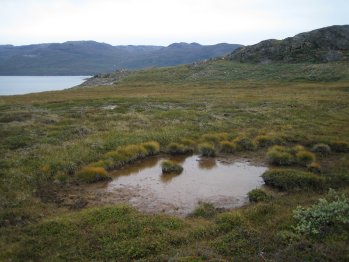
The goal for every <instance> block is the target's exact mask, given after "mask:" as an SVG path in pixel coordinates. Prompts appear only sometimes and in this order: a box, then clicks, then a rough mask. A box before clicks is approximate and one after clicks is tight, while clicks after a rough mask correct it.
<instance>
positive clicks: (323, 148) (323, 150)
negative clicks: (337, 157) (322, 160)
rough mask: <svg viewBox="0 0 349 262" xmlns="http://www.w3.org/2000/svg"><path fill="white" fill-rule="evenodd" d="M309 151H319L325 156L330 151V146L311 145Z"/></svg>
mask: <svg viewBox="0 0 349 262" xmlns="http://www.w3.org/2000/svg"><path fill="white" fill-rule="evenodd" d="M311 151H313V152H315V153H319V154H320V155H322V156H327V155H329V154H330V153H331V147H330V146H329V145H326V144H316V145H314V146H313V148H312V149H311Z"/></svg>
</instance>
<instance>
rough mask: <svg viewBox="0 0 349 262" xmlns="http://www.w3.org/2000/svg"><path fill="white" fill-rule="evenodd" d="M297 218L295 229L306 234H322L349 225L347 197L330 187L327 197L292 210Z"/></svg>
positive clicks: (348, 200) (348, 201) (348, 202)
mask: <svg viewBox="0 0 349 262" xmlns="http://www.w3.org/2000/svg"><path fill="white" fill-rule="evenodd" d="M293 217H294V218H295V219H296V220H297V225H296V226H295V230H296V232H297V233H300V234H306V235H313V236H316V235H323V234H326V233H328V232H330V231H331V230H334V229H336V228H337V229H339V230H340V231H342V229H341V228H342V227H343V226H346V225H349V199H348V198H347V197H345V195H339V194H337V193H336V192H335V191H334V190H333V189H330V191H329V193H328V195H327V198H325V199H322V198H320V199H319V202H318V203H317V204H315V205H312V206H311V207H309V208H304V207H297V208H296V209H295V210H294V211H293Z"/></svg>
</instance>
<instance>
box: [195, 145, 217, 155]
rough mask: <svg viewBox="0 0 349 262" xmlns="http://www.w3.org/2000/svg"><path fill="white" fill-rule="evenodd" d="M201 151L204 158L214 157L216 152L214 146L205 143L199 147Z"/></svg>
mask: <svg viewBox="0 0 349 262" xmlns="http://www.w3.org/2000/svg"><path fill="white" fill-rule="evenodd" d="M199 151H200V154H201V155H202V156H207V157H214V156H216V150H215V148H214V146H213V145H212V144H208V143H204V144H200V145H199Z"/></svg>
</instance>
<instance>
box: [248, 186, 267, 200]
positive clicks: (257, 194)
mask: <svg viewBox="0 0 349 262" xmlns="http://www.w3.org/2000/svg"><path fill="white" fill-rule="evenodd" d="M247 195H248V199H249V200H250V202H265V201H269V200H271V199H272V198H273V197H272V195H271V194H269V193H267V192H265V191H264V190H262V189H258V188H256V189H253V190H251V191H250V192H248V194H247Z"/></svg>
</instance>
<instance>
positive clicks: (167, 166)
mask: <svg viewBox="0 0 349 262" xmlns="http://www.w3.org/2000/svg"><path fill="white" fill-rule="evenodd" d="M161 169H162V173H163V174H180V173H182V172H183V167H182V166H181V165H180V164H178V163H176V162H174V161H171V160H165V161H163V162H162V163H161Z"/></svg>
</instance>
